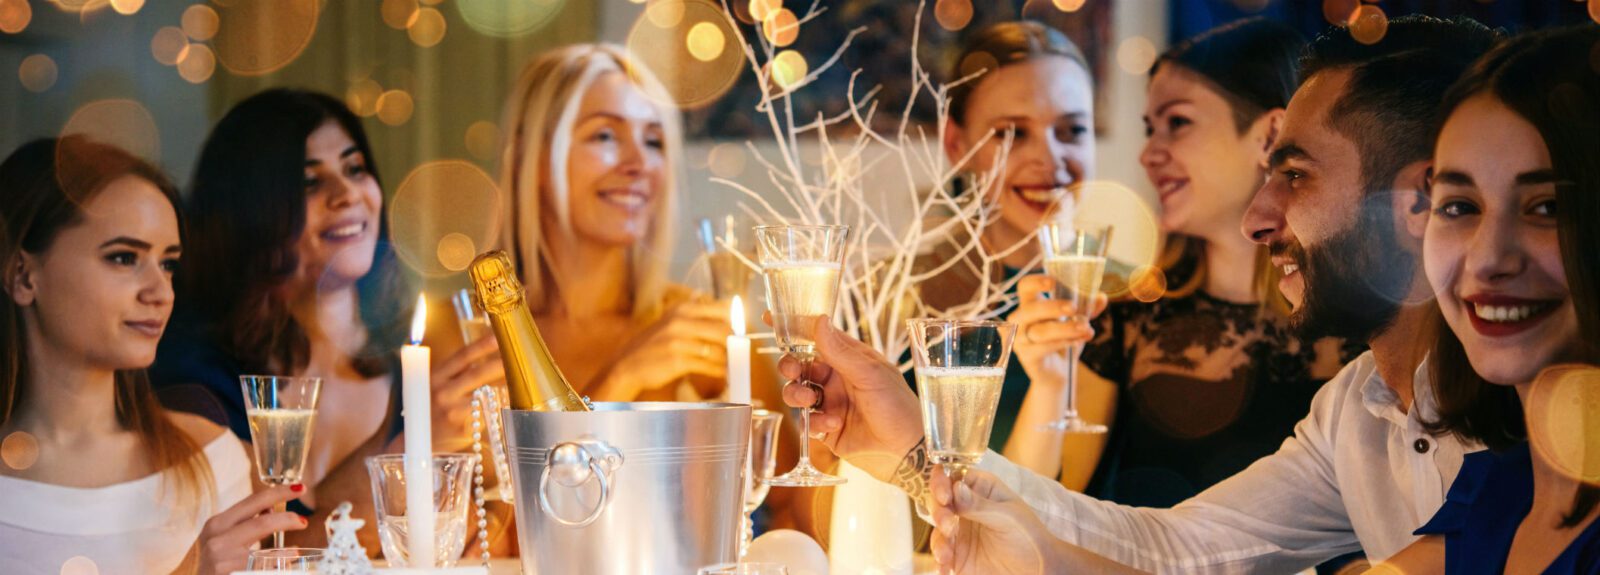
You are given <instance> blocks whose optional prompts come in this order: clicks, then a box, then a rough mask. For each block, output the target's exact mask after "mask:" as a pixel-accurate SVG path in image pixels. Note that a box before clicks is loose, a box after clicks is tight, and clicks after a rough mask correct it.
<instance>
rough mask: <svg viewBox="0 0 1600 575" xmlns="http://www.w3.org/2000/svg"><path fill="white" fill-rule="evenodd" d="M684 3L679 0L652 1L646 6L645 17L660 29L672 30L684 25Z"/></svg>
mask: <svg viewBox="0 0 1600 575" xmlns="http://www.w3.org/2000/svg"><path fill="white" fill-rule="evenodd" d="M684 10H685V8H684V6H683V2H679V1H677V0H650V3H649V4H646V5H645V8H644V16H645V18H649V19H650V23H651V24H655V25H656V26H657V27H660V28H671V27H673V26H677V25H679V24H682V23H683V12H684Z"/></svg>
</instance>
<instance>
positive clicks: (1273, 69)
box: [1150, 17, 1306, 134]
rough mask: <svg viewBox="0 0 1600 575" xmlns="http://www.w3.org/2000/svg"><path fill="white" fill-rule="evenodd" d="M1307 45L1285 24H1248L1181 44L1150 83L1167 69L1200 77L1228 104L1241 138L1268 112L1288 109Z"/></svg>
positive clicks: (1250, 20) (1224, 27)
mask: <svg viewBox="0 0 1600 575" xmlns="http://www.w3.org/2000/svg"><path fill="white" fill-rule="evenodd" d="M1305 45H1306V39H1305V36H1302V35H1300V33H1299V32H1297V31H1295V29H1294V28H1291V27H1289V26H1288V25H1286V24H1282V23H1279V22H1276V21H1273V20H1268V19H1266V18H1264V17H1255V18H1246V19H1243V20H1239V21H1236V22H1232V23H1229V24H1224V25H1222V26H1218V27H1216V28H1212V29H1210V30H1207V31H1205V32H1202V33H1200V35H1198V36H1195V37H1193V38H1190V39H1188V40H1184V41H1182V42H1179V43H1178V44H1177V45H1175V46H1173V47H1172V48H1170V49H1168V50H1167V51H1166V52H1165V53H1163V54H1162V55H1161V57H1160V58H1157V59H1156V63H1155V65H1153V66H1151V67H1150V77H1151V78H1154V77H1155V76H1156V73H1157V72H1159V71H1161V69H1162V68H1163V67H1164V66H1168V65H1176V66H1178V67H1180V68H1183V69H1185V70H1188V71H1190V72H1194V73H1196V74H1199V75H1200V77H1202V78H1205V79H1206V81H1208V82H1211V83H1212V84H1213V85H1214V86H1215V87H1216V88H1217V89H1216V90H1214V91H1215V92H1217V94H1218V95H1220V96H1222V98H1223V99H1224V100H1227V101H1228V107H1229V108H1232V109H1233V123H1234V127H1235V128H1237V129H1238V130H1239V133H1241V134H1242V133H1244V132H1245V130H1248V129H1250V124H1252V123H1254V122H1255V121H1256V118H1260V117H1261V115H1262V114H1265V113H1267V111H1269V110H1272V109H1275V108H1286V107H1288V106H1289V97H1290V96H1293V95H1294V91H1295V88H1297V87H1299V74H1300V65H1299V59H1300V53H1301V51H1303V50H1304V49H1305Z"/></svg>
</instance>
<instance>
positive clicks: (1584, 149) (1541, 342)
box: [1388, 25, 1600, 573]
mask: <svg viewBox="0 0 1600 575" xmlns="http://www.w3.org/2000/svg"><path fill="white" fill-rule="evenodd" d="M1596 50H1600V28H1596V27H1594V26H1589V25H1585V26H1581V27H1577V28H1567V29H1561V30H1554V31H1545V32H1535V33H1531V34H1528V35H1524V36H1521V37H1518V38H1515V39H1513V40H1511V41H1510V42H1509V43H1507V44H1506V45H1505V46H1502V47H1501V48H1499V49H1497V50H1495V51H1493V52H1490V53H1489V54H1488V55H1486V56H1485V57H1484V58H1483V59H1482V60H1480V61H1479V62H1478V63H1477V64H1476V65H1475V66H1474V68H1473V69H1472V70H1471V71H1470V72H1468V73H1467V75H1466V76H1465V77H1463V78H1462V79H1461V81H1460V82H1459V83H1457V84H1456V86H1455V87H1454V88H1452V89H1451V92H1450V94H1449V95H1448V96H1447V97H1446V98H1445V102H1444V106H1443V111H1444V113H1446V114H1447V118H1448V120H1446V121H1445V123H1444V127H1443V128H1442V129H1441V130H1440V133H1439V137H1438V145H1437V147H1436V148H1435V151H1434V165H1433V174H1432V180H1431V185H1430V190H1429V194H1430V196H1431V200H1432V208H1433V211H1432V215H1431V216H1429V217H1428V218H1427V223H1426V232H1425V233H1424V236H1423V261H1424V265H1425V268H1426V270H1427V274H1428V281H1429V283H1431V284H1432V285H1433V288H1434V292H1435V296H1436V297H1437V299H1438V302H1439V316H1440V319H1441V320H1442V321H1441V322H1440V323H1441V324H1442V325H1440V329H1439V330H1438V335H1437V339H1436V341H1435V344H1434V348H1433V352H1432V354H1431V355H1430V357H1429V360H1428V362H1429V367H1430V369H1431V370H1432V377H1433V380H1434V382H1435V383H1434V393H1435V395H1436V397H1437V399H1438V407H1439V408H1438V414H1439V420H1438V422H1437V431H1441V432H1449V433H1455V434H1457V435H1459V436H1461V437H1462V438H1463V439H1466V440H1469V441H1475V442H1481V443H1482V444H1483V445H1484V446H1486V447H1488V448H1489V449H1488V450H1487V451H1482V452H1478V453H1473V454H1469V455H1467V457H1466V460H1465V461H1463V462H1462V465H1461V472H1460V473H1459V474H1458V475H1457V476H1456V479H1455V482H1454V483H1453V484H1452V485H1451V487H1450V492H1449V493H1448V494H1447V495H1446V496H1445V503H1444V506H1443V507H1442V508H1441V509H1440V510H1439V513H1438V514H1437V515H1435V516H1434V517H1433V519H1432V520H1431V521H1429V522H1428V523H1427V524H1426V525H1424V526H1423V527H1422V528H1421V529H1418V530H1417V533H1418V534H1420V535H1428V537H1426V538H1424V539H1423V540H1422V541H1420V542H1418V543H1416V544H1414V545H1412V546H1411V547H1409V548H1407V549H1406V550H1405V551H1404V552H1402V553H1400V554H1399V555H1396V556H1395V557H1394V558H1392V559H1391V561H1390V565H1389V566H1388V567H1394V568H1398V569H1400V570H1402V571H1404V572H1407V573H1419V572H1439V571H1443V572H1447V573H1479V572H1482V573H1501V572H1506V573H1533V572H1544V573H1600V522H1596V521H1595V519H1596V517H1600V513H1596V508H1597V504H1600V486H1597V485H1595V483H1594V475H1593V470H1594V469H1595V466H1594V462H1593V460H1592V457H1593V454H1594V453H1596V451H1597V446H1596V442H1597V441H1600V438H1597V437H1595V436H1594V434H1593V433H1591V430H1592V428H1588V429H1586V427H1588V426H1585V425H1584V424H1583V421H1584V419H1585V418H1588V419H1591V420H1592V419H1593V418H1596V417H1600V409H1596V407H1595V404H1594V403H1593V402H1592V401H1591V402H1585V401H1583V398H1585V397H1593V394H1594V391H1592V390H1589V389H1588V387H1589V386H1593V385H1597V383H1596V382H1597V379H1600V378H1597V377H1596V375H1595V373H1596V372H1595V370H1596V369H1600V367H1597V366H1600V277H1596V273H1597V270H1600V235H1597V233H1596V230H1595V227H1594V222H1595V221H1596V218H1600V164H1596V163H1595V157H1596V156H1597V155H1600V73H1596V71H1595V70H1594V69H1592V68H1591V66H1592V62H1591V55H1592V54H1595V53H1596ZM1560 364H1577V365H1575V366H1572V368H1571V369H1567V370H1561V371H1552V370H1548V368H1550V367H1552V366H1557V365H1560ZM1541 372H1544V373H1543V374H1542V373H1541ZM1567 373H1577V374H1579V375H1577V376H1576V377H1570V378H1569V377H1561V376H1562V375H1563V374H1567ZM1551 395H1559V396H1561V397H1563V398H1566V399H1565V400H1564V401H1560V402H1559V403H1558V404H1556V405H1552V403H1551V402H1550V401H1547V400H1544V399H1542V397H1548V396H1551ZM1569 406H1570V408H1571V409H1575V410H1576V411H1567V412H1566V413H1567V414H1568V417H1560V413H1561V410H1563V409H1568V408H1569ZM1530 444H1531V447H1530ZM1556 446H1559V447H1556ZM1552 447H1554V448H1552ZM1585 455H1588V457H1589V458H1590V460H1588V461H1585V460H1584V459H1585Z"/></svg>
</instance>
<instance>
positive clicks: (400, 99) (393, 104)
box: [378, 90, 415, 126]
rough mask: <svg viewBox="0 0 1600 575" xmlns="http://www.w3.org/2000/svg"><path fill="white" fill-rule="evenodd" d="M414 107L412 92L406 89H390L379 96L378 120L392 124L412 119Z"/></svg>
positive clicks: (396, 124)
mask: <svg viewBox="0 0 1600 575" xmlns="http://www.w3.org/2000/svg"><path fill="white" fill-rule="evenodd" d="M414 109H415V103H414V102H412V101H411V94H408V93H406V91H405V90H389V91H387V92H384V93H383V95H382V96H379V97H378V120H380V121H382V122H383V123H385V124H388V125H390V126H398V125H400V124H404V123H406V122H408V121H410V120H411V112H412V111H413V110H414Z"/></svg>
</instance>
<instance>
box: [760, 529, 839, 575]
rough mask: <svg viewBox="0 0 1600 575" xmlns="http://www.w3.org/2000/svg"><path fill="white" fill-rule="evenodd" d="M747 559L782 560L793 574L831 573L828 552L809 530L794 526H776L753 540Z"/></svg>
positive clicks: (762, 561) (772, 561) (774, 561)
mask: <svg viewBox="0 0 1600 575" xmlns="http://www.w3.org/2000/svg"><path fill="white" fill-rule="evenodd" d="M743 561H744V562H745V563H779V564H782V565H784V566H786V567H788V568H789V575H828V554H827V553H824V552H823V551H822V546H821V545H818V544H817V542H816V540H814V539H812V538H810V537H808V536H806V534H804V533H801V532H799V531H795V530H793V529H774V530H772V531H768V532H766V533H763V534H762V535H761V536H760V537H757V538H755V540H754V541H751V542H750V552H749V553H747V554H745V556H744V560H743Z"/></svg>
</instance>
